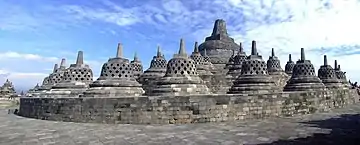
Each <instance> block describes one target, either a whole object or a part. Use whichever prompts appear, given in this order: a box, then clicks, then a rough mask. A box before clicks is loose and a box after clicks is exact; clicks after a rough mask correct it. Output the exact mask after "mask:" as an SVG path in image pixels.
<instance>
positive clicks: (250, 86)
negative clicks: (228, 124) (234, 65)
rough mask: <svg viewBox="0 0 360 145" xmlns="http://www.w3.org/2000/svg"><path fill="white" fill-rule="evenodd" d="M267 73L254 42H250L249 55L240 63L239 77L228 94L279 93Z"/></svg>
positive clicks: (264, 63)
mask: <svg viewBox="0 0 360 145" xmlns="http://www.w3.org/2000/svg"><path fill="white" fill-rule="evenodd" d="M279 91H280V90H279V89H278V87H276V86H275V82H274V81H273V80H272V78H271V76H270V75H269V74H268V72H267V67H266V62H265V61H264V60H263V59H262V56H261V55H259V54H258V53H257V49H256V42H255V41H253V42H252V49H251V55H250V56H248V57H247V59H246V60H245V61H244V62H243V63H242V66H241V75H240V76H239V77H238V78H237V79H236V80H235V82H234V85H233V86H231V88H230V90H229V92H228V93H229V94H269V93H274V92H279Z"/></svg>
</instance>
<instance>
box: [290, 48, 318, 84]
mask: <svg viewBox="0 0 360 145" xmlns="http://www.w3.org/2000/svg"><path fill="white" fill-rule="evenodd" d="M324 89H325V85H324V84H323V83H322V82H321V80H320V79H319V77H317V76H316V75H315V68H314V66H313V64H311V61H310V60H306V59H305V52H304V48H301V57H300V60H298V61H297V62H296V64H295V66H294V68H293V73H292V76H291V78H290V80H289V81H288V83H287V84H286V86H285V87H284V91H312V90H324Z"/></svg>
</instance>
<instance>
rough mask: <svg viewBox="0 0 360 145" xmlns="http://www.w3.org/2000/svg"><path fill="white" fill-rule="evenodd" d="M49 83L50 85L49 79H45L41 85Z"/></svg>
mask: <svg viewBox="0 0 360 145" xmlns="http://www.w3.org/2000/svg"><path fill="white" fill-rule="evenodd" d="M49 83H51V82H50V79H49V77H45V78H44V80H43V82H42V84H43V85H46V84H49Z"/></svg>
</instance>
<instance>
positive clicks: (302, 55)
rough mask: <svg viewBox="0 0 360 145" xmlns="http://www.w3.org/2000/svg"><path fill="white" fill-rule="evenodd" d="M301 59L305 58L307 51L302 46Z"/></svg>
mask: <svg viewBox="0 0 360 145" xmlns="http://www.w3.org/2000/svg"><path fill="white" fill-rule="evenodd" d="M300 60H305V51H304V48H301V54H300Z"/></svg>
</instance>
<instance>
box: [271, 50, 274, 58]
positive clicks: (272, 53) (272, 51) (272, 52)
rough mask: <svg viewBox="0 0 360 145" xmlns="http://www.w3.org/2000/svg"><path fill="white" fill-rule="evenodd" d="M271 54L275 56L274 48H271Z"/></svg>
mask: <svg viewBox="0 0 360 145" xmlns="http://www.w3.org/2000/svg"><path fill="white" fill-rule="evenodd" d="M271 56H272V57H274V56H275V50H274V48H271Z"/></svg>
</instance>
